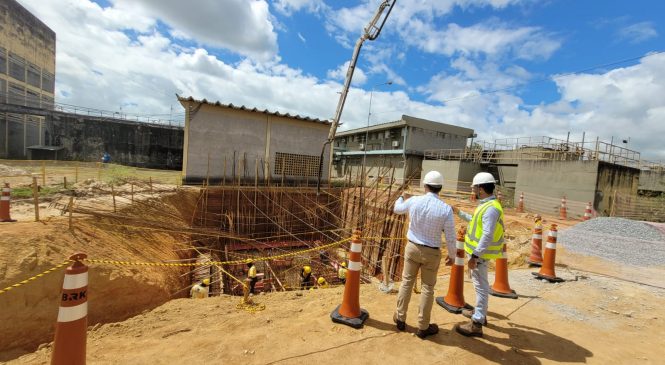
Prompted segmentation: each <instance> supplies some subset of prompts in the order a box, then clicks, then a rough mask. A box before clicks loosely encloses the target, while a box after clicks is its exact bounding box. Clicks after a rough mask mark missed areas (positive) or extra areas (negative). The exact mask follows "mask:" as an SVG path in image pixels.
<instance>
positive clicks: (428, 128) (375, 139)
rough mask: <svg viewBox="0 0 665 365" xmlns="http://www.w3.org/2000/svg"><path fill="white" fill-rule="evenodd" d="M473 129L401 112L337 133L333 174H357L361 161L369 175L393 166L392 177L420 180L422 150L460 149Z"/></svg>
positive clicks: (339, 176)
mask: <svg viewBox="0 0 665 365" xmlns="http://www.w3.org/2000/svg"><path fill="white" fill-rule="evenodd" d="M473 137H474V132H473V129H469V128H464V127H458V126H454V125H450V124H445V123H439V122H435V121H431V120H426V119H421V118H416V117H411V116H408V115H402V118H401V119H400V120H397V121H393V122H389V123H383V124H377V125H373V126H370V127H369V128H358V129H352V130H348V131H344V132H339V133H337V136H336V137H335V153H334V162H333V163H334V165H333V173H332V176H333V177H338V178H341V177H343V176H347V175H348V174H351V176H355V175H357V174H358V169H362V165H363V160H365V168H366V170H367V174H368V176H369V177H373V176H377V174H380V173H381V172H380V171H381V170H382V168H384V169H385V168H395V178H397V179H402V178H410V179H412V180H418V179H420V170H421V165H422V161H423V156H424V151H425V150H430V149H464V148H465V147H466V145H467V139H468V138H473Z"/></svg>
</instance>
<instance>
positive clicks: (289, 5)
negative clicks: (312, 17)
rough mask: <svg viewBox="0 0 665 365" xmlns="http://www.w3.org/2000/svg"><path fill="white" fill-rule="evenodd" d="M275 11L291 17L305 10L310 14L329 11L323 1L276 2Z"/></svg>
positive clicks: (295, 0)
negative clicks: (324, 10)
mask: <svg viewBox="0 0 665 365" xmlns="http://www.w3.org/2000/svg"><path fill="white" fill-rule="evenodd" d="M273 5H274V6H275V9H277V11H279V12H280V13H282V14H284V15H291V14H293V13H295V12H298V11H301V10H303V9H305V10H307V11H309V12H319V11H321V10H323V9H327V5H326V4H325V3H324V2H323V0H275V2H274V3H273Z"/></svg>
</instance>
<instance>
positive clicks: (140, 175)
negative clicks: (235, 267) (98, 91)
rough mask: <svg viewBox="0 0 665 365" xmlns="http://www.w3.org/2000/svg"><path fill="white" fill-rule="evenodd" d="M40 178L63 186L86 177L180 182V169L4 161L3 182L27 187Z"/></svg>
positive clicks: (45, 184) (42, 184)
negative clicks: (35, 178)
mask: <svg viewBox="0 0 665 365" xmlns="http://www.w3.org/2000/svg"><path fill="white" fill-rule="evenodd" d="M33 177H37V183H38V184H39V185H40V187H42V188H44V187H62V188H68V187H69V186H64V185H65V182H66V183H67V185H70V184H76V183H79V182H83V181H85V180H90V179H92V180H97V181H102V182H107V183H114V182H117V181H122V180H130V179H132V180H143V181H146V182H152V183H162V184H178V183H179V182H180V171H169V170H154V169H145V168H138V167H130V166H123V165H116V164H103V163H99V162H77V161H53V160H48V161H37V160H0V182H8V183H9V184H11V186H12V187H22V186H23V187H25V186H29V185H31V184H32V178H33Z"/></svg>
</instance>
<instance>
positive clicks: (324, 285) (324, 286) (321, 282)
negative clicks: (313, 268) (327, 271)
mask: <svg viewBox="0 0 665 365" xmlns="http://www.w3.org/2000/svg"><path fill="white" fill-rule="evenodd" d="M316 283H317V284H319V288H321V289H328V288H330V285H328V282H327V281H326V278H324V277H323V276H319V278H318V279H317V280H316Z"/></svg>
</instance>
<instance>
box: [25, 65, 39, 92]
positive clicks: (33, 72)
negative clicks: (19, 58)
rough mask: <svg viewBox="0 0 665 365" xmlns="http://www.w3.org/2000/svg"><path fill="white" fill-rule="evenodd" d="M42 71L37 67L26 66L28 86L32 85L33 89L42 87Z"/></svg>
mask: <svg viewBox="0 0 665 365" xmlns="http://www.w3.org/2000/svg"><path fill="white" fill-rule="evenodd" d="M41 79H42V70H41V69H40V68H39V67H37V66H36V65H33V64H32V63H30V64H28V81H27V83H28V85H32V86H34V87H41V86H42V80H41Z"/></svg>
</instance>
